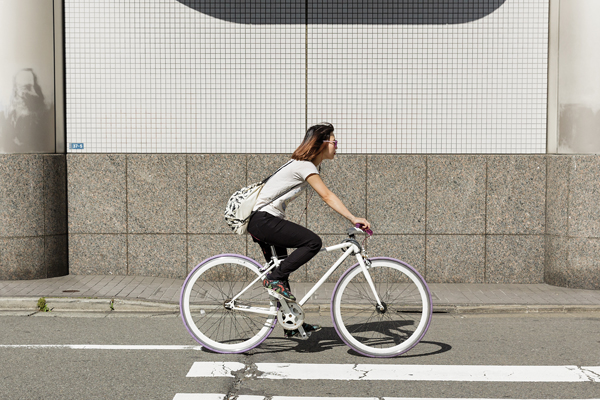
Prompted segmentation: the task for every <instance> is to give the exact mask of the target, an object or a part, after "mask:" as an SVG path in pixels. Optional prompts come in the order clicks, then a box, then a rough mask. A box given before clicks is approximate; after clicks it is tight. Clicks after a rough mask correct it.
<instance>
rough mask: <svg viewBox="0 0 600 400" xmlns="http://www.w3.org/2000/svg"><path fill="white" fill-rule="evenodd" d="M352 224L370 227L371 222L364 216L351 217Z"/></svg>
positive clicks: (363, 227) (364, 227)
mask: <svg viewBox="0 0 600 400" xmlns="http://www.w3.org/2000/svg"><path fill="white" fill-rule="evenodd" d="M351 221H352V225H356V224H359V225H360V227H361V229H371V224H370V223H369V221H367V220H366V219H364V218H356V217H354V218H352V220H351Z"/></svg>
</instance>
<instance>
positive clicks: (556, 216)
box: [546, 156, 572, 236]
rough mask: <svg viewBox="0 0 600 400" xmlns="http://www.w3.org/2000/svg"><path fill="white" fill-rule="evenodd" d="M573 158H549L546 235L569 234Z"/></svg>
mask: <svg viewBox="0 0 600 400" xmlns="http://www.w3.org/2000/svg"><path fill="white" fill-rule="evenodd" d="M571 158H572V157H571V156H548V157H547V159H546V160H547V161H546V162H547V170H548V173H547V179H546V181H547V183H546V187H547V190H546V198H547V203H546V234H547V235H562V236H565V235H566V234H567V227H568V203H569V180H570V173H569V171H570V167H571Z"/></svg>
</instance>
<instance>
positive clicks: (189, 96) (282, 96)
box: [65, 0, 548, 154]
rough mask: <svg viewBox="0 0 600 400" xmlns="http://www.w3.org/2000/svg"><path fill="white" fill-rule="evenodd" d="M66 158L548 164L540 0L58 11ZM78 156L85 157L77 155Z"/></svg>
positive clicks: (544, 16)
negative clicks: (331, 145) (319, 151)
mask: <svg viewBox="0 0 600 400" xmlns="http://www.w3.org/2000/svg"><path fill="white" fill-rule="evenodd" d="M65 17H66V19H65V33H66V39H65V45H66V77H67V84H66V91H67V101H68V104H67V108H68V110H69V113H68V120H67V128H68V129H67V132H68V137H67V140H68V142H69V143H70V145H71V148H70V149H69V151H70V152H71V153H82V152H83V153H160V154H165V153H238V154H242V153H270V154H274V153H291V152H292V151H293V150H294V149H295V147H296V146H297V145H298V143H299V141H300V140H301V138H302V136H303V134H304V132H305V131H306V128H307V125H312V124H314V123H318V122H321V121H323V120H324V121H329V122H331V123H333V124H334V126H336V129H337V134H338V136H339V138H340V139H342V140H343V141H342V142H341V146H340V152H341V153H345V154H375V153H377V154H381V153H385V154H398V153H409V154H414V153H421V154H431V153H444V154H447V153H453V154H465V153H471V154H478V153H502V154H506V153H513V154H516V153H518V154H522V153H545V150H546V108H547V107H546V104H547V100H546V86H547V85H546V84H547V56H548V0H477V1H450V0H428V1H421V0H402V1H397V0H377V1H372V0H351V1H335V0H319V1H316V0H302V1H280V0H264V1H260V2H256V1H253V2H240V1H234V0H203V1H196V0H178V1H177V0H139V1H135V2H133V1H129V2H127V1H122V0H106V1H91V0H65ZM82 146H83V148H81V147H82Z"/></svg>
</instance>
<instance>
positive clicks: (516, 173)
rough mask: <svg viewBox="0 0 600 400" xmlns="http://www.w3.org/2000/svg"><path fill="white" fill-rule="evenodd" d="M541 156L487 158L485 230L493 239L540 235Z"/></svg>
mask: <svg viewBox="0 0 600 400" xmlns="http://www.w3.org/2000/svg"><path fill="white" fill-rule="evenodd" d="M545 211H546V159H545V157H544V156H490V157H489V158H488V168H487V208H486V214H487V215H486V222H487V223H486V229H487V233H488V234H494V235H514V234H526V235H543V234H544V233H545V222H546V221H545V219H546V218H545V217H546V212H545Z"/></svg>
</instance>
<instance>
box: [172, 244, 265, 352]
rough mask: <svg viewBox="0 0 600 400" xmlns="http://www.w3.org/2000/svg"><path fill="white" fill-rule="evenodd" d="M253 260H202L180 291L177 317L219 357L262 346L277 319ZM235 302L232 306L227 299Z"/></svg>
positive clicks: (233, 257)
mask: <svg viewBox="0 0 600 400" xmlns="http://www.w3.org/2000/svg"><path fill="white" fill-rule="evenodd" d="M259 268H260V265H259V264H258V263H257V262H256V261H254V260H252V259H251V258H248V257H244V256H241V255H237V254H222V255H219V256H215V257H212V258H209V259H207V260H204V261H203V262H201V263H200V264H199V265H198V266H196V268H194V270H193V271H192V272H191V273H190V274H189V275H188V277H187V279H186V280H185V282H184V284H183V288H182V289H181V297H180V301H179V304H180V310H181V318H182V319H183V323H184V324H185V326H186V328H187V330H188V332H189V333H190V334H191V335H192V337H193V338H194V339H195V340H196V341H197V342H199V343H200V344H202V345H203V346H204V347H206V348H208V349H209V350H212V351H215V352H217V353H243V352H245V351H248V350H250V349H252V348H254V347H256V346H258V345H259V344H261V343H262V342H263V341H264V340H265V339H266V338H267V337H268V336H269V334H270V333H271V331H272V330H273V327H274V325H275V321H276V317H277V301H276V300H274V299H270V298H269V295H268V293H267V291H266V290H265V289H264V288H263V286H262V281H261V280H258V281H257V282H254V283H252V282H253V281H254V280H256V278H258V277H259V276H260V272H259ZM242 291H244V292H243V293H242V295H241V296H239V297H238V298H237V300H235V302H234V305H235V307H232V304H231V300H232V299H233V298H234V297H236V296H238V294H239V293H240V292H242Z"/></svg>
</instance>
